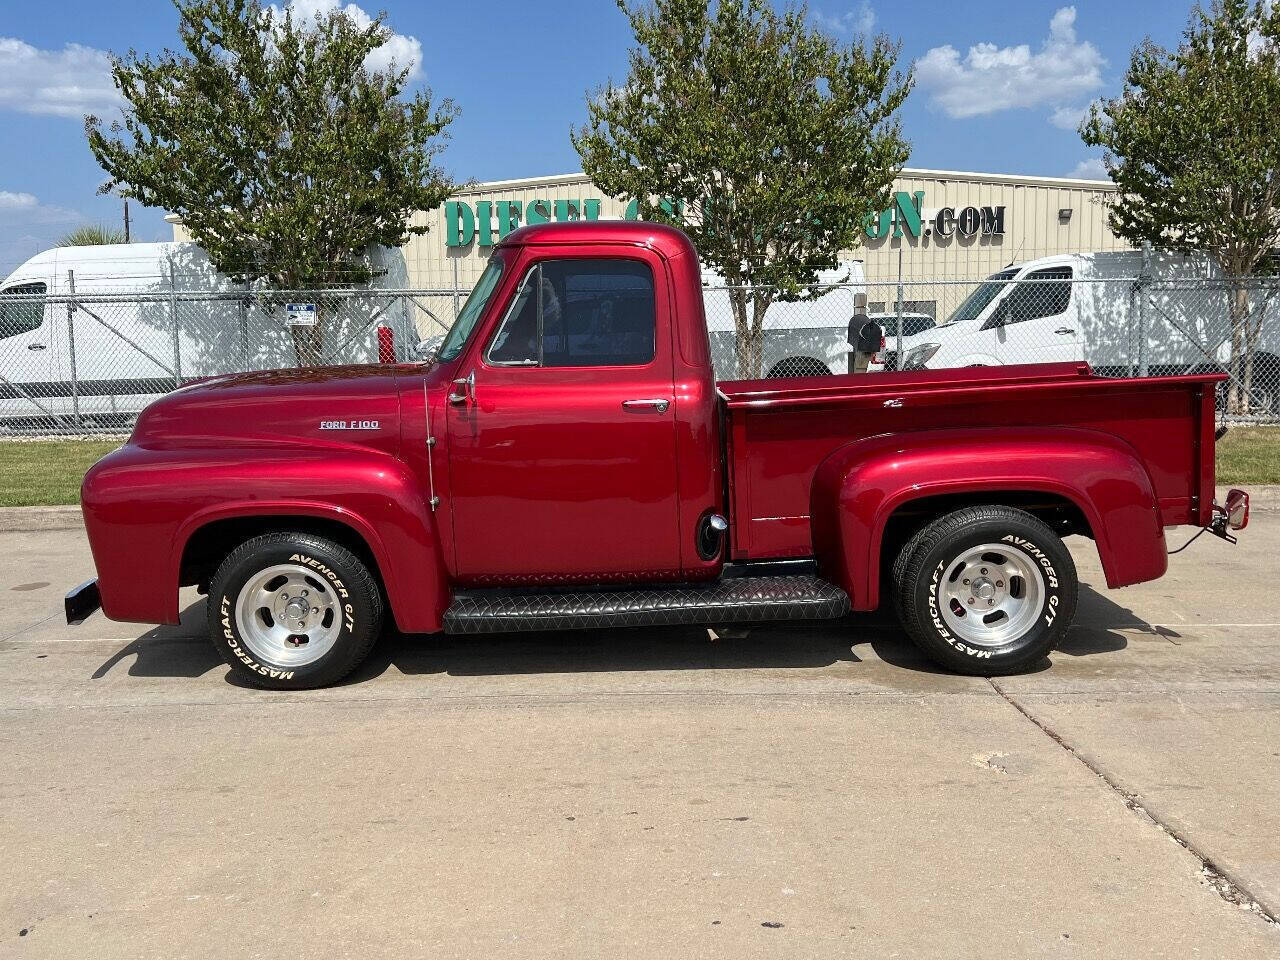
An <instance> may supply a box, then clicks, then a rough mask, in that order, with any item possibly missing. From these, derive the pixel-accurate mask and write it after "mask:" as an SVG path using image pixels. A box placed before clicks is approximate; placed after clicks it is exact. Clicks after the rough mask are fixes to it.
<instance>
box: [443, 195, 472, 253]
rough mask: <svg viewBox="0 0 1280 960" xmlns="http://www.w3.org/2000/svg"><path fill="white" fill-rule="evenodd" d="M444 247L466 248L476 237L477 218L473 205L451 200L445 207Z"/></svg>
mask: <svg viewBox="0 0 1280 960" xmlns="http://www.w3.org/2000/svg"><path fill="white" fill-rule="evenodd" d="M444 222H445V231H444V245H445V246H446V247H465V246H466V245H467V244H469V243H470V242H471V241H472V239H474V238H475V235H476V218H475V215H474V214H473V213H472V212H471V204H469V203H459V202H458V201H457V200H450V201H449V202H448V203H446V204H445V205H444Z"/></svg>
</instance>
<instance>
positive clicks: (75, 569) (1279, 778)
mask: <svg viewBox="0 0 1280 960" xmlns="http://www.w3.org/2000/svg"><path fill="white" fill-rule="evenodd" d="M1184 537H1185V534H1184V533H1183V532H1182V531H1177V532H1175V533H1174V535H1173V537H1172V538H1171V539H1172V540H1173V542H1174V543H1179V542H1181V540H1182V539H1184ZM1277 547H1280V512H1259V513H1256V514H1255V517H1254V520H1253V522H1252V524H1251V525H1250V527H1249V529H1248V530H1246V531H1244V532H1243V534H1242V537H1241V544H1240V545H1239V546H1237V547H1230V546H1228V545H1227V544H1224V543H1221V542H1219V541H1217V540H1214V539H1212V538H1209V537H1202V538H1201V539H1200V541H1198V542H1197V543H1196V544H1195V545H1193V546H1192V547H1191V548H1190V549H1189V550H1187V551H1186V552H1184V553H1181V554H1179V555H1177V556H1174V557H1172V558H1171V571H1170V574H1169V575H1168V576H1167V577H1165V578H1164V579H1163V580H1160V581H1157V582H1155V583H1150V584H1144V585H1141V586H1138V587H1131V588H1128V589H1126V590H1123V591H1117V592H1108V591H1105V590H1104V589H1102V576H1101V571H1100V570H1099V568H1098V564H1097V559H1096V555H1095V554H1094V553H1093V552H1092V548H1091V544H1089V543H1087V542H1085V541H1079V542H1076V543H1074V544H1073V547H1072V549H1073V552H1074V553H1075V556H1076V558H1077V563H1078V564H1079V565H1080V568H1081V573H1082V577H1083V578H1084V580H1085V581H1086V583H1087V584H1093V585H1096V587H1097V589H1094V588H1093V587H1088V586H1086V587H1085V588H1084V589H1083V591H1082V596H1081V603H1080V612H1079V615H1078V618H1077V625H1076V626H1075V628H1074V629H1073V630H1072V632H1071V634H1070V636H1069V639H1068V642H1067V643H1066V644H1065V645H1064V647H1063V648H1062V649H1061V650H1060V651H1058V652H1056V653H1055V654H1054V655H1053V657H1052V662H1051V663H1046V664H1045V665H1044V666H1043V668H1042V669H1040V670H1037V671H1035V672H1032V673H1029V674H1026V675H1023V676H1019V677H1011V678H1005V679H1001V680H998V681H994V682H991V681H987V680H983V679H978V678H971V677H958V676H951V675H947V674H942V673H939V672H937V671H936V670H935V669H934V668H933V667H932V666H930V665H929V663H928V662H927V661H925V660H923V659H922V658H921V657H920V656H919V655H918V654H916V653H915V651H914V649H913V648H912V647H911V646H910V645H909V644H908V643H907V642H906V641H905V639H904V638H903V637H902V636H901V634H900V633H899V632H898V630H897V628H896V626H895V625H894V624H893V622H892V621H891V620H889V619H887V618H884V617H882V616H873V617H854V618H850V619H849V620H847V621H842V622H839V623H835V624H823V625H817V626H815V625H800V626H771V627H768V628H762V629H757V630H754V631H752V632H751V633H750V635H749V636H748V637H747V638H745V639H741V640H717V641H712V640H710V639H708V636H707V634H706V632H705V631H699V630H696V629H663V630H653V629H646V630H623V631H615V632H610V633H586V632H584V633H572V634H570V633H565V634H529V635H519V636H492V637H461V638H454V637H401V636H393V637H389V638H387V639H385V640H384V641H383V642H382V643H381V645H380V646H379V647H378V648H377V649H376V650H375V653H374V655H373V658H372V659H371V661H370V662H369V663H368V664H367V665H366V666H365V667H363V668H362V669H361V670H360V671H359V672H358V673H357V674H356V675H355V676H354V677H353V678H352V679H351V681H350V682H348V683H345V684H344V685H342V686H340V687H337V688H334V689H329V690H321V691H313V692H306V693H288V694H282V693H272V692H263V691H257V690H249V689H245V688H242V687H238V686H235V685H232V684H231V683H229V682H228V679H227V670H226V668H225V667H224V666H223V664H222V662H221V660H220V659H219V658H218V656H217V654H216V653H215V651H214V650H213V649H212V647H211V646H210V645H209V642H208V640H207V639H206V638H205V635H204V633H203V616H204V607H203V601H202V600H201V599H200V598H199V597H197V596H195V595H194V593H192V594H190V595H189V596H187V597H186V603H185V605H186V613H185V614H184V619H183V624H182V625H181V626H178V627H158V628H148V627H146V626H136V625H127V624H114V623H111V622H109V621H106V620H104V619H102V617H101V615H95V616H94V617H93V618H92V619H90V620H89V621H88V622H87V623H85V624H84V625H82V626H80V627H67V626H66V625H65V624H64V623H63V622H62V616H61V597H62V593H63V592H64V591H65V590H66V589H67V588H68V587H69V586H72V585H74V584H75V583H78V582H79V581H81V580H84V579H86V578H88V577H89V576H91V575H92V562H91V560H90V557H89V553H88V549H87V547H86V543H85V538H84V535H83V533H82V532H81V531H79V530H74V529H68V530H32V531H26V532H23V531H9V532H0V557H3V558H4V559H3V560H2V561H0V710H2V711H3V721H2V723H0V743H2V749H3V753H2V755H3V758H4V763H3V765H2V766H0V809H3V811H4V812H3V815H0V863H3V865H4V866H3V876H4V881H3V883H2V884H0V955H3V956H6V957H7V956H15V957H67V956H75V957H86V956H91V957H97V958H111V957H130V958H139V957H164V958H176V957H201V958H204V957H223V956H226V957H250V956H261V957H284V956H289V957H325V958H332V957H359V958H369V957H381V956H395V957H414V956H431V957H455V956H456V957H468V958H474V957H546V956H551V955H555V956H574V957H596V956H599V957H637V956H654V957H664V958H665V957H703V956H709V957H715V956H724V957H730V956H733V957H742V956H758V955H762V954H766V953H767V955H770V956H788V957H789V956H795V957H819V956H837V955H838V956H869V957H870V956H874V957H893V956H900V957H911V958H916V957H974V958H978V957H982V958H991V957H1116V956H1126V957H1171V958H1174V957H1176V958H1187V957H1196V956H1203V957H1232V958H1251V957H1259V958H1262V957H1266V958H1273V957H1276V956H1277V955H1280V926H1277V925H1276V924H1275V923H1274V922H1273V921H1272V920H1271V919H1269V918H1270V917H1275V916H1277V915H1280V590H1277V588H1276V572H1277V563H1276V551H1277Z"/></svg>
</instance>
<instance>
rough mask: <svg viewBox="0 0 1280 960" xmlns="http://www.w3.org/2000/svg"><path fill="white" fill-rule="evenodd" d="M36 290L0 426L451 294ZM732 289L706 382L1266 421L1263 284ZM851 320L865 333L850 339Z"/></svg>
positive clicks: (47, 425)
mask: <svg viewBox="0 0 1280 960" xmlns="http://www.w3.org/2000/svg"><path fill="white" fill-rule="evenodd" d="M41 288H43V284H30V285H26V288H24V287H23V286H21V285H20V286H18V287H10V288H8V289H6V290H5V291H4V293H3V295H0V434H4V433H7V434H26V435H34V434H59V433H63V434H71V433H74V434H80V433H87V432H93V431H111V430H121V429H127V428H128V426H129V425H130V424H131V422H132V420H133V419H134V418H135V417H136V416H137V414H138V412H139V411H140V410H141V409H142V408H143V407H144V406H145V405H146V404H147V403H149V402H150V401H152V400H154V399H155V398H156V397H158V396H160V395H162V394H164V393H166V392H168V391H170V390H173V389H175V388H177V387H179V386H182V385H183V384H185V383H189V382H190V381H192V380H194V379H197V378H201V377H207V376H212V375H216V374H222V373H231V372H242V371H251V370H266V369H275V368H288V367H298V366H313V365H318V364H342V363H378V362H392V361H405V360H415V359H420V358H421V355H422V350H423V349H429V347H426V346H425V345H426V344H429V343H430V342H431V340H432V338H434V337H437V336H440V335H442V334H443V333H444V332H445V331H446V330H447V329H448V328H449V326H450V325H451V324H452V323H453V320H454V317H455V316H456V315H457V311H458V310H459V309H460V307H461V305H462V304H463V303H464V302H465V300H466V295H467V293H468V291H464V290H453V289H436V290H407V289H405V290H348V291H336V290H325V291H287V292H272V293H270V294H256V293H255V294H249V293H245V292H226V291H218V292H209V291H176V290H169V291H160V292H157V291H155V290H154V289H152V290H150V291H147V292H129V291H125V292H118V291H117V292H111V293H94V292H83V293H58V294H49V293H46V292H45V291H44V289H41ZM744 293H745V291H739V290H735V289H733V288H728V287H722V286H708V287H706V288H704V301H705V305H706V314H707V327H708V332H709V336H710V339H711V345H712V354H713V362H714V365H715V370H716V374H717V376H718V377H719V378H720V379H722V380H730V379H749V378H754V377H793V376H823V375H828V374H844V373H855V374H858V375H866V376H875V375H878V374H880V373H883V372H886V371H894V370H903V369H938V368H946V367H970V366H995V365H1006V364H1023V363H1049V362H1062V361H1085V362H1088V363H1089V364H1090V365H1091V366H1092V367H1093V368H1094V370H1095V371H1097V372H1098V373H1100V374H1103V375H1105V376H1166V375H1176V374H1180V373H1188V372H1196V373H1199V372H1205V371H1221V372H1224V373H1226V374H1228V380H1227V381H1226V382H1225V383H1224V384H1223V385H1222V387H1221V388H1220V389H1219V394H1218V398H1217V400H1218V403H1217V406H1218V411H1219V417H1220V419H1221V420H1223V421H1224V422H1254V423H1267V422H1280V278H1264V279H1254V280H1252V281H1250V282H1249V283H1247V284H1243V285H1237V284H1232V283H1230V282H1229V281H1225V280H1218V279H1204V278H1191V277H1189V278H1185V279H1178V278H1172V279H1170V278H1162V279H1158V280H1153V279H1141V278H1136V277H1116V278H1097V279H1082V278H1080V277H1075V276H1072V274H1071V270H1070V268H1066V267H1045V268H1043V269H1039V270H1034V271H1031V272H1029V273H1025V274H1023V275H1021V276H1018V270H1017V268H1010V270H1008V271H1003V272H1001V273H998V274H996V275H994V276H993V277H990V278H986V279H983V280H934V281H928V282H916V281H903V282H900V283H899V282H897V281H894V282H866V283H855V284H842V285H836V286H824V287H816V288H814V289H812V290H809V291H807V292H806V296H805V297H803V298H802V299H799V300H794V301H782V300H779V299H774V300H773V301H772V302H771V303H769V304H768V305H767V308H766V309H765V310H764V312H763V315H762V316H761V317H760V318H759V319H758V320H757V318H756V316H755V306H756V305H755V303H754V302H753V298H752V297H751V296H746V295H743V294H744ZM862 314H866V315H867V316H868V318H869V320H870V321H871V323H872V327H870V328H868V329H864V330H861V331H859V330H855V331H853V340H854V342H853V343H852V344H851V342H850V336H851V331H850V321H851V320H852V318H853V317H854V316H856V315H862ZM858 333H862V334H863V336H862V338H861V340H862V342H861V343H859V342H858V341H859V339H860V338H859V337H858ZM604 335H607V331H604Z"/></svg>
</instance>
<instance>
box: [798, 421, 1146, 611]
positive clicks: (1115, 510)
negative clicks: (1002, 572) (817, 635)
mask: <svg viewBox="0 0 1280 960" xmlns="http://www.w3.org/2000/svg"><path fill="white" fill-rule="evenodd" d="M1028 492H1032V493H1046V494H1050V495H1053V496H1056V497H1062V498H1065V499H1066V500H1068V501H1070V502H1071V503H1073V504H1075V505H1076V506H1077V507H1078V508H1079V509H1080V512H1081V513H1082V514H1083V515H1084V517H1085V520H1086V521H1087V522H1088V524H1089V528H1090V531H1091V532H1092V534H1093V537H1094V540H1095V541H1096V543H1097V547H1098V555H1099V558H1100V559H1101V561H1102V569H1103V572H1104V573H1105V575H1106V579H1107V586H1109V587H1122V586H1125V585H1127V584H1131V583H1140V582H1142V581H1144V580H1154V579H1156V578H1157V577H1159V576H1161V575H1163V574H1164V572H1165V570H1166V568H1167V566H1168V553H1167V548H1166V545H1165V539H1164V527H1163V524H1162V522H1161V516H1160V510H1159V504H1158V502H1157V500H1156V496H1155V491H1154V488H1153V486H1152V483H1151V478H1150V476H1148V474H1147V471H1146V468H1145V467H1144V466H1143V464H1142V461H1141V460H1140V459H1139V457H1138V456H1137V454H1136V452H1135V451H1134V450H1133V448H1132V447H1130V446H1129V445H1127V444H1125V443H1124V442H1123V441H1121V440H1119V439H1118V438H1116V437H1114V436H1112V435H1110V434H1105V433H1099V432H1096V431H1092V430H1084V429H1077V428H1073V427H1061V428H1049V429H1039V428H1037V429H1016V428H1015V429H974V430H938V431H926V432H921V433H909V434H886V435H883V436H878V437H869V438H867V439H865V440H859V441H855V442H853V443H850V444H848V445H847V446H844V447H841V448H839V449H838V450H836V451H834V452H833V453H832V454H831V455H830V456H829V457H827V459H826V460H825V461H823V463H822V464H821V465H820V466H819V467H818V470H817V472H816V474H815V475H814V481H813V488H812V495H811V497H812V502H811V505H810V511H811V516H812V529H813V540H814V553H815V554H816V556H817V559H818V564H819V568H820V570H821V571H822V574H823V576H825V577H826V578H827V579H829V580H832V581H833V582H835V583H838V584H839V585H840V586H841V587H843V588H844V589H845V590H846V591H847V592H848V594H849V596H850V599H851V600H852V605H853V609H855V610H874V609H875V608H876V607H877V606H878V605H879V603H880V569H881V564H880V560H881V556H880V555H881V550H882V544H883V539H884V532H885V527H886V525H887V524H888V522H889V518H890V517H891V516H892V515H893V513H894V511H896V510H898V509H899V508H901V507H903V506H904V505H906V504H908V503H910V502H911V501H912V500H918V499H921V498H925V497H936V496H940V495H965V494H972V495H975V501H977V502H988V503H999V502H1000V495H1001V494H1008V493H1018V494H1023V493H1028ZM986 496H989V497H990V499H989V500H984V499H983V497H986Z"/></svg>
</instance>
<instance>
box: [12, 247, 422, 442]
mask: <svg viewBox="0 0 1280 960" xmlns="http://www.w3.org/2000/svg"><path fill="white" fill-rule="evenodd" d="M370 263H371V266H372V267H373V268H374V270H375V272H376V273H377V274H378V277H377V279H375V281H374V282H373V284H372V285H371V288H370V290H368V291H353V292H350V293H347V292H340V293H337V294H335V295H334V296H332V297H326V298H325V299H324V301H323V302H322V303H321V305H320V307H321V310H320V313H321V318H322V319H321V322H322V323H323V324H324V335H325V341H324V348H323V351H322V356H324V358H325V359H326V360H327V361H329V362H334V363H366V362H375V361H377V360H378V359H379V357H380V355H381V356H383V357H384V358H385V356H386V354H387V344H388V342H389V343H390V344H391V349H392V352H393V354H394V356H395V358H396V359H408V358H410V357H411V356H412V351H413V348H414V347H415V346H416V344H417V343H418V335H417V331H416V330H415V329H414V323H413V308H412V305H411V304H410V303H408V302H407V301H406V300H404V299H401V298H389V297H387V296H378V295H377V293H376V291H377V290H379V289H387V288H402V287H403V286H405V283H406V272H405V267H404V258H403V255H402V254H401V253H400V251H398V250H381V249H375V250H374V251H373V252H372V253H371V254H370ZM243 293H244V288H243V287H242V286H240V285H238V284H235V283H233V282H232V281H231V280H229V279H228V278H226V277H224V276H223V275H221V274H220V273H218V271H217V270H216V269H214V267H213V265H212V264H211V263H210V262H209V258H208V256H207V255H206V254H205V252H204V251H203V250H202V249H201V248H200V247H199V246H197V245H195V244H192V243H135V244H111V245H102V246H79V247H55V248H54V249H52V250H46V251H44V252H43V253H40V254H37V255H36V256H34V257H32V258H31V259H30V260H28V261H27V262H26V263H24V264H22V265H21V266H20V267H18V268H17V269H16V270H14V271H13V272H12V273H11V274H10V275H9V276H8V278H6V279H5V281H4V282H3V284H0V428H4V427H7V428H10V429H14V428H16V429H23V428H24V427H28V426H47V425H55V426H61V425H75V426H80V427H86V428H95V427H108V426H125V425H127V424H128V423H129V422H130V421H131V420H132V419H133V417H135V416H136V415H137V413H138V412H139V411H140V410H141V409H142V408H143V407H144V406H146V405H147V403H149V402H150V401H151V400H153V399H154V398H155V397H157V396H159V395H161V394H163V393H165V392H167V391H169V390H172V389H174V388H175V387H176V386H178V385H180V384H182V383H185V382H187V381H190V380H192V379H195V378H198V377H206V376H211V375H214V374H219V373H228V372H233V371H241V370H264V369H272V368H278V367H290V366H295V365H296V364H297V354H296V351H295V348H294V344H293V335H292V332H291V329H290V319H291V314H296V315H298V316H306V313H305V312H304V311H289V310H288V309H287V307H288V305H287V304H284V303H273V302H268V301H266V300H264V299H262V298H258V297H249V298H246V297H244V296H243ZM296 306H305V304H298V305H296ZM294 322H298V321H296V320H295V321H294ZM379 328H387V329H389V330H390V335H388V334H386V333H382V334H379ZM380 338H381V341H380ZM380 342H381V354H380Z"/></svg>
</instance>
